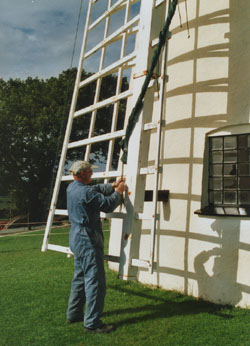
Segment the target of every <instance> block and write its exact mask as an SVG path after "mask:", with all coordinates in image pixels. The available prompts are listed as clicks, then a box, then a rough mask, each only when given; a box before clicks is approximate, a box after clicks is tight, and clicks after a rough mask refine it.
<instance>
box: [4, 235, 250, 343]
mask: <svg viewBox="0 0 250 346" xmlns="http://www.w3.org/2000/svg"><path fill="white" fill-rule="evenodd" d="M42 235H43V232H34V233H28V234H25V235H15V236H8V237H1V238H0V345H1V346H22V345H23V346H29V345H32V346H47V345H48V346H52V345H53V346H64V345H65V346H71V345H72V346H73V345H74V346H83V345H90V346H98V345H102V346H106V345H109V346H115V345H119V346H121V345H122V346H127V345H145V346H146V345H147V346H149V345H154V346H158V345H166V346H167V345H170V346H175V345H178V346H179V345H180V346H181V345H188V346H194V345H211V346H215V345H226V346H228V345H232V346H238V345H244V346H247V345H250V310H243V309H237V308H230V307H225V306H224V307H223V306H218V305H214V304H210V303H206V302H203V301H198V300H196V299H193V298H191V297H187V296H183V295H181V294H179V293H177V292H168V291H164V290H160V289H152V288H150V287H147V286H144V285H141V284H139V283H135V282H127V281H122V280H118V279H117V277H116V273H113V272H112V271H110V270H108V269H107V297H106V304H105V313H104V316H103V321H104V322H106V323H114V324H115V325H116V327H117V329H116V331H115V332H113V333H111V334H107V335H93V334H91V335H88V334H85V332H84V329H83V326H82V324H81V323H76V324H73V325H70V326H68V325H67V324H66V322H65V320H66V318H65V312H66V308H67V301H68V296H69V291H70V286H71V279H72V275H73V258H70V259H69V258H67V257H66V255H64V254H61V253H56V252H52V251H47V252H46V253H42V252H41V251H40V249H41V244H42ZM105 235H106V237H108V232H105ZM50 242H51V243H54V244H60V245H66V244H67V242H68V231H67V229H63V230H60V231H58V230H56V231H54V233H52V235H51V238H50Z"/></svg>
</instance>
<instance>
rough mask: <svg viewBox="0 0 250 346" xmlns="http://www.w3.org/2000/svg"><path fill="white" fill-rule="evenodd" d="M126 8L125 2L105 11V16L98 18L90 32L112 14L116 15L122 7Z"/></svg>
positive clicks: (118, 2)
mask: <svg viewBox="0 0 250 346" xmlns="http://www.w3.org/2000/svg"><path fill="white" fill-rule="evenodd" d="M123 6H125V3H124V0H119V1H117V2H116V3H115V4H114V5H113V6H112V7H110V9H108V10H107V11H105V12H104V13H103V15H101V16H100V17H99V18H97V19H96V20H95V21H94V22H93V23H92V24H91V25H90V26H89V31H90V30H92V29H94V28H95V27H96V26H97V25H98V24H99V23H101V22H102V21H103V20H104V19H105V18H107V17H108V16H110V15H111V14H114V13H115V12H116V11H119V10H120V8H121V7H123Z"/></svg>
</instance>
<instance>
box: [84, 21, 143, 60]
mask: <svg viewBox="0 0 250 346" xmlns="http://www.w3.org/2000/svg"><path fill="white" fill-rule="evenodd" d="M139 19H140V15H137V16H135V17H134V18H133V19H131V20H130V21H129V22H128V23H127V24H126V25H123V26H122V27H121V28H120V29H118V30H116V31H115V32H113V34H111V35H110V36H108V37H107V38H106V39H105V40H103V41H101V42H100V43H99V44H97V45H96V46H95V47H94V48H92V49H91V50H89V51H88V52H87V53H86V54H85V55H84V59H86V58H88V57H89V56H90V55H92V54H94V53H96V52H97V51H98V50H99V49H101V48H103V47H104V46H106V45H107V44H108V43H111V42H113V41H114V40H115V39H116V37H117V36H119V35H120V34H122V33H123V32H125V31H126V30H128V29H129V28H130V27H131V26H133V25H135V23H137V22H138V21H139Z"/></svg>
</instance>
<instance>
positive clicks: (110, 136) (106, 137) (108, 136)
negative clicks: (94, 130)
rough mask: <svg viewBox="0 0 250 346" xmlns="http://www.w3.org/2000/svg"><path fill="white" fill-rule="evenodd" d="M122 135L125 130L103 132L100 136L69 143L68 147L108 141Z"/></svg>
mask: <svg viewBox="0 0 250 346" xmlns="http://www.w3.org/2000/svg"><path fill="white" fill-rule="evenodd" d="M124 135H125V130H120V131H116V132H111V133H105V134H103V135H100V136H95V137H90V138H86V139H82V140H80V141H76V142H72V143H69V145H68V149H72V148H77V147H81V146H84V145H88V144H93V143H100V142H104V141H108V140H110V139H115V138H119V137H122V136H124Z"/></svg>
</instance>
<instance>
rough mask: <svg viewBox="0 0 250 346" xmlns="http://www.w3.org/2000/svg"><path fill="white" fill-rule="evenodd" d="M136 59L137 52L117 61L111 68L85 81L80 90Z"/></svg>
mask: <svg viewBox="0 0 250 346" xmlns="http://www.w3.org/2000/svg"><path fill="white" fill-rule="evenodd" d="M135 57H136V52H133V53H131V54H129V55H127V56H125V57H124V58H122V59H120V60H118V61H116V62H115V63H113V64H111V65H110V66H108V67H106V68H105V69H103V70H101V71H99V72H97V73H95V74H93V75H92V76H90V77H89V78H86V79H84V80H83V81H82V82H81V83H80V85H79V88H82V87H84V86H86V85H87V84H89V83H92V82H93V81H95V80H96V79H98V78H101V77H102V78H103V77H104V76H106V75H107V74H110V73H112V72H113V71H115V70H117V69H118V68H119V67H120V66H122V65H124V64H126V63H128V62H129V61H131V60H133V59H134V58H135Z"/></svg>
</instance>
